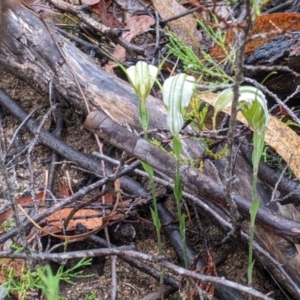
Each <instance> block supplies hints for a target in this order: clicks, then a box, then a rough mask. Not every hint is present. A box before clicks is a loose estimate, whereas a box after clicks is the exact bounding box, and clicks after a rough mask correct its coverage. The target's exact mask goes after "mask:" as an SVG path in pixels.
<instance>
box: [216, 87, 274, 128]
mask: <svg viewBox="0 0 300 300" xmlns="http://www.w3.org/2000/svg"><path fill="white" fill-rule="evenodd" d="M239 93H240V96H239V100H238V108H239V109H240V110H241V112H242V114H243V116H244V117H245V118H246V120H247V122H248V125H249V126H250V127H251V128H252V129H253V131H256V132H262V131H263V130H264V129H265V127H266V126H267V123H268V121H269V114H268V107H267V100H266V97H265V95H264V94H263V93H262V92H261V91H260V90H258V89H257V88H255V87H253V86H241V87H240V89H239ZM232 100H233V91H232V89H226V90H224V91H223V92H222V93H220V95H219V96H218V99H217V101H216V104H215V112H214V117H213V123H214V124H215V120H216V116H217V114H218V113H219V112H220V111H222V110H223V109H225V108H227V107H230V106H231V103H232Z"/></svg>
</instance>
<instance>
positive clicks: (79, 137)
mask: <svg viewBox="0 0 300 300" xmlns="http://www.w3.org/2000/svg"><path fill="white" fill-rule="evenodd" d="M0 78H1V79H0V87H1V88H2V89H4V90H5V91H6V93H8V94H9V95H10V96H11V97H12V98H13V99H15V100H16V101H17V102H18V103H20V104H21V105H22V107H23V108H24V109H25V110H27V111H28V112H29V111H32V110H33V109H34V108H37V107H39V106H42V107H43V108H41V109H39V110H38V115H37V117H36V119H37V120H38V121H41V119H42V117H43V115H44V114H45V113H46V111H47V109H48V108H49V99H48V98H47V97H45V96H43V95H39V94H37V92H35V91H34V90H32V89H31V88H30V87H29V86H27V85H26V84H24V83H23V82H20V81H19V80H18V79H17V78H16V77H15V76H12V75H11V74H9V73H6V72H4V71H3V70H0ZM2 119H3V128H4V135H5V137H6V138H7V140H9V139H10V137H11V136H12V134H13V132H14V131H15V130H16V128H17V127H18V126H19V123H18V121H16V120H15V119H14V118H13V117H12V116H10V115H9V114H7V113H6V112H2ZM82 123H83V116H82V115H81V114H80V113H78V112H76V111H74V112H72V111H70V109H68V120H67V123H66V125H65V128H64V133H63V139H64V140H65V141H66V142H67V143H68V144H69V145H71V146H73V147H74V148H76V149H78V150H80V151H82V152H84V153H87V154H91V152H92V151H93V150H96V146H95V141H94V138H93V136H92V135H91V134H90V133H89V132H87V131H86V130H84V129H83V127H82ZM49 126H50V121H48V122H47V124H46V126H45V127H46V128H47V127H49ZM21 133H22V140H23V142H24V145H26V144H27V143H28V142H29V140H30V139H32V136H30V134H28V133H27V132H26V130H22V131H21ZM25 158H26V154H25V155H24V156H22V159H23V160H24V159H25ZM50 158H51V151H50V150H48V149H46V148H45V147H42V146H36V147H35V148H34V150H33V152H32V155H31V161H32V169H33V174H34V176H33V181H32V179H31V176H30V170H29V168H28V167H27V166H28V165H27V163H26V162H24V163H23V164H20V165H18V166H17V167H16V175H15V185H16V190H17V191H18V194H17V195H16V197H17V196H19V195H22V194H24V193H26V192H28V191H30V190H33V191H35V192H36V191H38V190H39V189H43V188H44V187H45V170H47V168H48V166H49V164H50ZM67 171H68V172H69V178H70V179H71V186H72V188H73V189H78V188H79V187H80V185H82V184H84V182H85V180H86V179H87V175H86V174H85V173H84V172H82V171H81V170H78V169H74V168H71V167H70V164H68V163H67V162H65V163H64V164H62V165H60V166H59V168H58V171H57V173H56V174H57V175H56V177H57V178H56V191H57V183H58V179H59V180H61V181H62V182H64V183H65V184H66V185H67V186H68V184H67V182H68V180H67V177H68V176H67ZM54 192H55V191H54ZM168 201H170V203H168V205H169V206H171V207H172V206H173V207H174V201H173V200H172V199H169V200H168ZM147 211H148V210H147ZM142 214H144V216H143V217H144V218H147V219H148V220H151V218H150V214H149V213H147V212H146V213H145V212H142ZM201 224H202V231H201V232H200V231H199V230H195V228H197V224H188V228H189V229H188V240H189V243H190V244H191V245H193V247H194V249H195V250H196V251H197V252H200V253H203V258H205V255H206V248H205V240H207V242H208V245H209V247H210V248H211V253H212V255H213V257H214V259H215V261H216V262H217V263H218V267H217V272H218V274H219V275H222V276H226V278H228V279H231V280H233V281H235V282H239V283H242V284H246V283H247V279H246V278H247V277H246V276H247V273H246V265H247V252H246V251H245V249H241V248H239V247H238V246H237V245H236V244H234V243H228V244H225V245H223V246H218V244H219V243H220V241H221V240H222V239H223V237H224V234H223V233H222V232H221V231H220V230H219V229H218V228H217V227H216V226H214V225H213V224H212V223H211V221H210V220H208V219H207V218H206V217H205V216H202V217H201ZM133 226H134V227H135V230H136V237H135V240H134V245H135V247H136V249H137V250H139V251H142V252H145V253H150V254H156V255H157V254H158V250H157V244H156V235H155V230H154V227H153V226H152V224H147V223H145V224H138V225H135V224H133ZM190 228H192V229H193V230H191V229H190ZM199 232H200V233H199ZM163 245H164V246H163V251H164V254H165V255H166V256H167V257H168V258H169V259H170V261H171V262H175V263H177V262H178V259H177V257H176V253H175V251H174V250H173V248H172V247H171V246H170V244H169V243H168V240H167V237H165V236H163ZM90 246H91V245H88V243H85V242H82V244H81V245H80V248H81V249H82V248H84V247H90ZM78 247H79V246H78ZM83 274H87V275H91V274H94V276H93V277H91V278H84V279H76V280H74V281H75V284H74V285H70V284H66V283H62V284H61V296H62V297H64V299H69V300H81V299H99V300H100V299H101V300H102V299H110V291H111V260H110V258H107V259H106V260H105V262H103V260H99V259H94V260H93V263H92V265H91V266H89V267H85V268H84V269H83ZM158 287H159V285H158V283H157V282H156V281H155V280H154V279H152V278H151V277H149V276H147V275H145V274H143V273H142V272H140V271H138V270H137V269H135V268H133V267H132V266H130V265H128V264H127V263H125V262H123V261H122V260H121V259H117V290H118V299H123V300H127V299H128V300H129V299H130V300H132V299H143V297H145V296H146V295H149V294H150V293H152V292H155V291H158ZM254 287H255V288H257V289H258V290H259V291H261V292H264V293H268V294H269V296H271V297H274V298H275V299H284V298H285V297H284V295H283V294H282V293H281V292H280V289H279V288H278V287H277V286H276V285H275V284H274V283H273V282H272V280H271V278H270V277H269V275H268V274H266V272H264V271H263V270H262V269H258V268H256V269H255V271H254ZM93 293H95V298H92V295H94V294H93ZM88 296H90V298H88ZM28 299H30V297H28ZM32 299H33V298H32ZM40 299H41V298H40ZM153 299H154V298H153ZM169 299H178V298H176V296H174V295H173V296H170V298H169Z"/></svg>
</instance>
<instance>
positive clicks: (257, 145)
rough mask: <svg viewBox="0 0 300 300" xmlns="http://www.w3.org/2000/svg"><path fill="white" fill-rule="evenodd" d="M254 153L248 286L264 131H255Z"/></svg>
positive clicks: (257, 208)
mask: <svg viewBox="0 0 300 300" xmlns="http://www.w3.org/2000/svg"><path fill="white" fill-rule="evenodd" d="M253 145H254V148H253V154H252V163H253V182H252V191H251V200H252V202H251V207H250V230H249V255H248V270H247V276H248V286H252V277H253V267H254V263H255V261H254V260H253V242H254V235H255V220H256V215H257V212H258V210H259V205H260V200H259V198H258V197H257V190H256V188H257V174H258V167H259V161H260V158H261V155H262V152H263V147H264V132H262V133H261V132H254V134H253ZM248 299H249V300H251V299H252V296H251V295H249V296H248Z"/></svg>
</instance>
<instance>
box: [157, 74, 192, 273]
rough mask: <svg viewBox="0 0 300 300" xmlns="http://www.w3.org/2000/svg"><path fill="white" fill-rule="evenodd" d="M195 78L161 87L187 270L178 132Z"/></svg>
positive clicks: (181, 78) (178, 77) (174, 78)
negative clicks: (171, 137) (169, 132)
mask: <svg viewBox="0 0 300 300" xmlns="http://www.w3.org/2000/svg"><path fill="white" fill-rule="evenodd" d="M194 83H195V78H194V77H192V76H187V75H186V74H178V75H176V76H172V77H169V78H168V79H167V80H166V81H165V83H164V85H163V100H164V104H165V106H166V108H167V111H168V116H167V124H168V127H169V129H170V131H171V133H172V135H173V151H174V154H175V158H176V175H175V184H174V196H175V200H176V206H177V214H178V218H179V229H180V234H181V238H182V240H183V246H184V265H185V267H186V268H188V258H187V247H186V234H185V215H184V214H183V213H182V211H181V198H182V183H181V179H180V156H181V152H182V146H181V141H180V136H179V132H180V130H181V128H182V126H183V123H184V114H185V110H186V108H187V107H188V105H189V103H190V101H191V98H192V95H193V90H194Z"/></svg>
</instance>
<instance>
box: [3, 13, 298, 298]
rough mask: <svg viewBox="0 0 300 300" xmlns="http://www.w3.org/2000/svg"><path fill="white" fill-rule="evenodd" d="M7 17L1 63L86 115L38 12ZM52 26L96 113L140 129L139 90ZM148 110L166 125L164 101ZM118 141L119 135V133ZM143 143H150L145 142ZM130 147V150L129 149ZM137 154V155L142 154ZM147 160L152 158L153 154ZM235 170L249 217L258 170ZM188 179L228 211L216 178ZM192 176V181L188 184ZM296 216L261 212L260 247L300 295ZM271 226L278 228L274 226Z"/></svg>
mask: <svg viewBox="0 0 300 300" xmlns="http://www.w3.org/2000/svg"><path fill="white" fill-rule="evenodd" d="M6 14H7V24H6V26H5V28H4V30H3V33H2V40H1V45H0V63H1V64H2V66H4V67H5V68H6V69H8V70H9V71H10V72H12V73H14V74H15V75H17V76H18V77H19V78H21V79H22V80H24V81H26V82H28V83H29V84H30V85H31V86H32V87H33V88H34V89H35V90H37V91H38V92H40V93H45V94H48V91H49V85H50V83H52V86H53V87H54V90H55V94H56V96H57V98H58V99H59V100H60V101H61V102H65V103H68V104H69V105H72V106H75V107H76V108H77V109H78V110H81V111H84V112H85V111H86V108H85V106H84V102H83V100H82V99H81V96H80V93H79V92H78V88H77V86H76V84H75V81H74V78H73V75H72V73H71V72H70V70H69V68H68V66H67V64H66V63H65V60H64V58H63V57H62V56H61V54H60V52H59V50H58V49H57V47H56V45H55V43H54V42H53V40H52V38H51V36H50V34H49V32H48V31H47V29H46V28H45V26H44V25H43V23H42V22H41V21H40V20H39V19H38V18H37V17H35V16H34V15H33V14H31V13H30V12H28V11H26V10H23V9H21V8H16V9H15V10H14V11H13V12H11V11H8V12H6ZM49 27H50V29H51V31H52V32H53V35H54V37H55V39H56V40H57V42H58V44H59V45H60V47H61V49H62V50H63V52H64V55H65V57H66V58H67V60H68V62H69V64H71V65H72V67H73V69H74V71H75V73H76V75H77V78H78V81H79V83H80V85H81V87H82V89H83V91H84V93H85V95H86V97H87V100H88V102H89V106H90V109H91V110H99V111H103V112H105V118H107V116H109V117H110V118H111V119H112V120H114V121H115V122H116V123H118V124H122V125H124V124H126V125H129V126H130V127H131V128H133V129H136V130H140V129H141V128H140V125H139V124H140V123H139V120H138V109H137V106H138V100H137V98H136V96H135V94H134V92H133V89H132V88H131V87H130V86H129V85H128V84H127V83H125V82H123V81H122V80H120V79H118V78H116V77H113V76H112V75H110V74H107V73H106V72H104V71H103V70H102V69H101V68H100V67H99V66H98V65H96V63H95V62H93V61H92V60H91V59H90V58H89V57H87V56H86V55H84V54H83V53H81V52H80V51H79V50H78V49H77V48H76V47H75V46H74V45H73V44H72V43H71V42H69V41H68V40H66V39H64V38H63V37H62V36H60V35H59V34H58V33H57V32H56V31H55V29H54V27H53V26H51V25H50V26H49ZM148 107H149V111H150V120H151V123H150V128H162V127H166V112H165V109H164V107H163V105H162V103H161V101H160V100H159V99H156V98H154V97H149V99H148ZM98 125H99V124H98ZM98 125H97V126H98ZM97 126H95V125H94V126H90V128H92V129H93V130H96V129H97V128H98V127H97ZM113 137H116V135H114V136H113ZM118 138H119V137H118ZM110 142H112V140H110ZM129 142H130V141H129V140H128V141H126V140H125V141H124V139H123V143H124V144H126V143H129ZM140 145H145V144H143V143H141V144H140ZM187 145H188V144H186V146H187ZM127 146H128V145H127ZM134 146H135V145H134ZM134 148H135V147H134ZM126 149H127V150H128V148H126ZM147 149H148V145H147V148H146V149H141V150H144V151H147ZM135 150H137V149H135ZM188 150H189V155H190V156H191V157H199V155H201V153H203V149H201V148H200V146H199V145H198V144H197V146H195V147H194V146H193V144H190V145H189V149H188ZM151 151H152V150H151ZM186 153H187V152H186ZM133 154H134V155H137V153H133ZM148 154H149V153H148ZM144 158H145V159H146V160H147V159H148V156H147V157H144ZM155 159H156V158H155ZM167 161H169V159H168V160H167ZM152 163H153V165H154V166H155V167H158V166H159V165H160V166H161V167H164V166H168V167H170V166H171V165H170V164H166V161H162V162H161V161H159V160H155V161H152ZM150 164H151V163H150ZM217 164H218V169H219V171H220V173H222V170H223V167H224V161H219V162H217ZM235 170H236V176H237V178H238V180H239V182H238V183H237V184H235V185H234V192H235V199H236V200H237V203H238V205H239V209H240V212H241V214H242V215H243V216H244V217H245V218H248V209H249V201H247V199H250V194H251V176H252V172H251V170H250V168H247V167H246V163H245V161H243V160H242V158H240V157H239V158H238V162H237V165H236V168H235ZM163 171H164V172H166V174H169V175H170V176H173V175H174V169H173V170H168V168H165V169H164V170H163ZM168 172H169V173H168ZM170 172H171V173H170ZM206 174H213V172H209V169H206ZM204 176H205V177H204ZM184 178H185V180H184V183H185V185H186V186H187V187H190V188H192V190H194V191H195V192H196V193H199V194H201V195H202V196H203V197H205V198H206V199H209V200H211V201H213V200H214V201H215V203H216V204H217V205H218V206H221V207H223V209H226V208H227V207H226V202H225V199H224V193H223V188H222V187H221V186H219V185H218V184H216V183H215V182H214V181H215V179H214V177H213V175H210V176H209V175H204V174H200V173H198V172H196V171H195V170H193V169H192V168H189V167H186V168H185V169H183V179H184ZM187 178H189V179H190V180H191V182H188V180H187ZM192 182H193V184H192ZM203 191H206V192H203ZM266 191H267V192H266ZM259 195H260V197H261V198H262V199H266V197H268V195H270V191H268V188H267V187H265V186H262V185H261V187H260V189H259ZM263 202H264V201H263ZM280 210H283V208H282V207H281V208H280ZM294 214H295V215H294V216H293V217H294V219H292V220H287V219H284V218H281V217H280V216H279V215H276V214H275V213H271V212H270V211H269V210H267V209H261V210H260V212H259V214H258V223H257V227H258V230H257V234H256V235H257V241H259V243H260V245H262V246H263V248H265V249H267V250H268V251H269V253H271V255H272V256H274V257H276V259H277V260H278V261H279V262H280V263H281V264H283V265H284V268H285V270H286V272H287V273H288V274H289V275H290V277H291V278H292V279H293V280H295V282H296V284H295V282H290V281H287V280H286V279H285V278H281V277H280V275H278V274H279V273H280V272H279V270H278V269H276V266H274V264H272V263H270V265H268V269H269V271H270V272H274V273H273V275H274V277H275V278H276V279H277V280H278V281H279V282H280V283H281V284H282V285H283V286H284V287H285V288H287V289H288V290H289V291H290V292H291V293H292V294H293V295H295V296H296V297H300V291H299V288H297V286H300V279H299V276H298V270H299V267H300V261H299V260H300V259H299V257H298V251H297V245H296V246H294V244H288V243H287V242H286V239H288V242H289V243H291V242H293V243H299V242H300V224H299V223H298V222H297V218H299V219H300V217H299V216H297V215H296V212H295V210H294ZM266 220H269V221H270V220H271V221H272V223H268V222H267V221H266ZM267 224H272V225H271V227H270V225H269V226H267ZM281 236H282V237H281ZM278 241H279V242H278ZM267 262H269V261H267ZM270 266H272V267H273V268H274V269H272V268H271V267H270Z"/></svg>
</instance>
